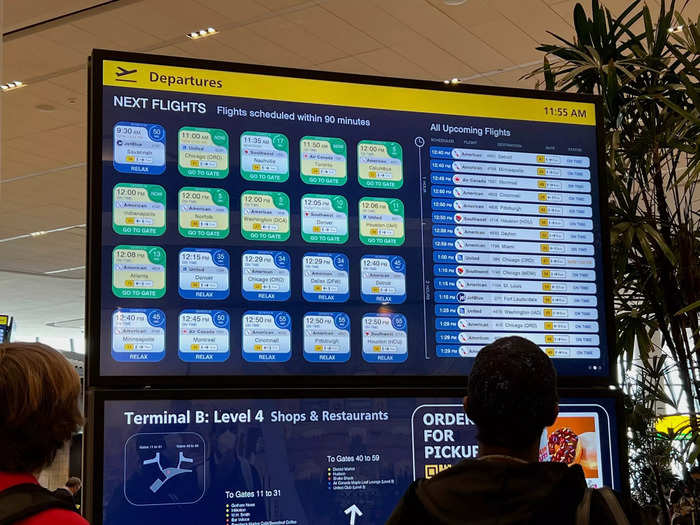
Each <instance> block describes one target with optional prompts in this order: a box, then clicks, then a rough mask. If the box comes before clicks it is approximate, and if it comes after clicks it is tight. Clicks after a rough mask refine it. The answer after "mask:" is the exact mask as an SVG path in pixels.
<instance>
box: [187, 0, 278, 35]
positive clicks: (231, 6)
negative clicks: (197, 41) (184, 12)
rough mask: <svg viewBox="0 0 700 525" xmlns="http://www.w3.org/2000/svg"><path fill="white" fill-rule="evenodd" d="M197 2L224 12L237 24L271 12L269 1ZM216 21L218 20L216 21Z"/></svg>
mask: <svg viewBox="0 0 700 525" xmlns="http://www.w3.org/2000/svg"><path fill="white" fill-rule="evenodd" d="M195 2H196V3H198V4H200V5H204V6H206V7H208V8H209V9H212V10H214V11H216V12H217V13H220V14H222V15H223V16H224V18H225V19H226V20H230V21H231V22H233V23H234V24H236V25H241V24H245V23H248V22H250V21H251V20H255V19H257V18H260V17H262V16H266V15H269V14H270V13H271V11H270V9H268V7H267V5H266V4H267V2H265V3H263V2H257V1H256V0H236V1H235V2H232V1H231V0H195ZM215 23H218V22H217V21H215ZM214 27H216V25H215V26H214ZM217 29H218V28H217Z"/></svg>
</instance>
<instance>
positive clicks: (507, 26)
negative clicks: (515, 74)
mask: <svg viewBox="0 0 700 525" xmlns="http://www.w3.org/2000/svg"><path fill="white" fill-rule="evenodd" d="M470 30H471V32H472V33H474V34H475V35H476V36H477V37H479V38H480V39H481V40H482V41H484V42H485V43H486V44H487V45H489V46H490V47H491V48H492V49H495V50H497V51H498V52H499V53H500V54H502V55H503V56H506V57H508V59H509V61H510V62H512V63H513V64H521V63H523V62H530V61H532V60H535V59H536V58H537V56H538V55H539V52H538V51H537V50H536V47H537V45H538V42H537V41H536V40H535V39H533V38H532V37H531V36H530V35H528V34H527V33H525V32H524V31H522V30H521V29H519V28H518V27H517V26H515V25H514V24H512V23H511V22H510V20H507V19H505V18H501V19H500V20H493V21H491V22H486V23H484V24H476V25H474V26H472V27H471V28H470ZM494 66H495V64H494ZM493 69H497V67H494V68H493Z"/></svg>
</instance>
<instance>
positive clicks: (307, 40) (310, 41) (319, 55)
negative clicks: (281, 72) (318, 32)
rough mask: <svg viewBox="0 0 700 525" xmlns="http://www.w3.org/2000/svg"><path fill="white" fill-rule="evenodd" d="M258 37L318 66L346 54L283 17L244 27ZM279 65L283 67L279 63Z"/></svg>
mask: <svg viewBox="0 0 700 525" xmlns="http://www.w3.org/2000/svg"><path fill="white" fill-rule="evenodd" d="M246 27H247V29H250V30H251V31H253V32H254V33H256V34H257V35H258V36H259V37H261V38H265V39H267V40H270V41H272V42H274V43H276V44H277V45H279V46H280V47H284V48H286V49H289V50H290V51H291V52H293V53H295V54H297V55H299V56H300V57H303V58H305V59H306V60H308V62H309V63H311V64H318V63H322V62H328V61H329V60H335V59H338V58H342V57H343V56H344V55H345V54H346V53H343V52H342V51H341V50H340V49H338V48H337V47H335V46H334V45H332V44H330V43H328V42H325V41H323V40H321V39H320V38H318V37H317V36H315V35H314V34H312V33H310V32H309V31H307V30H306V29H304V28H303V27H300V26H299V25H297V24H295V23H293V22H290V21H289V20H287V19H286V18H285V17H281V16H280V17H274V18H269V19H267V20H263V21H260V22H255V23H252V24H249V25H248V26H246ZM279 65H283V64H282V63H279Z"/></svg>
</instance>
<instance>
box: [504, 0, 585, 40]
mask: <svg viewBox="0 0 700 525" xmlns="http://www.w3.org/2000/svg"><path fill="white" fill-rule="evenodd" d="M494 7H495V8H496V9H498V10H499V11H500V13H501V14H502V15H503V16H504V17H505V18H507V19H508V20H509V21H510V22H511V23H512V24H514V25H515V26H517V27H519V28H520V29H521V30H522V31H524V32H525V33H527V34H528V35H530V36H531V37H532V38H533V39H535V41H537V42H542V41H544V39H547V38H549V34H548V33H547V31H551V32H552V33H555V34H558V35H562V36H564V37H570V36H571V35H572V34H573V24H572V23H571V22H570V20H571V19H570V18H563V17H561V16H559V14H558V13H557V12H556V11H554V10H552V9H550V8H549V6H547V5H546V4H544V3H542V1H541V0H518V1H517V2H508V5H504V4H501V3H500V2H494Z"/></svg>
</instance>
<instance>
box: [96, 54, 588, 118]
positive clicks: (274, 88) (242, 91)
mask: <svg viewBox="0 0 700 525" xmlns="http://www.w3.org/2000/svg"><path fill="white" fill-rule="evenodd" d="M102 80H103V84H104V85H105V86H116V87H123V88H140V89H156V90H160V91H172V92H178V93H196V94H200V95H222V96H228V97H242V98H257V99H264V100H279V101H285V102H303V103H308V104H327V105H330V106H349V107H360V108H370V109H387V110H395V111H414V112H420V113H437V114H442V115H461V116H469V117H484V118H502V119H510V120H532V121H536V122H556V123H565V124H582V125H586V126H595V105H594V104H591V103H588V102H569V101H561V100H547V99H536V98H524V97H504V96H500V95H481V94H476V93H463V92H457V91H439V90H434V91H433V90H427V89H416V88H404V87H394V86H376V85H371V84H355V83H351V82H336V81H329V80H314V79H307V78H296V77H281V76H274V75H260V74H251V73H232V72H229V71H216V70H213V69H195V68H187V67H175V66H161V65H156V64H140V63H135V62H121V61H116V60H105V61H104V63H103V79H102Z"/></svg>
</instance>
